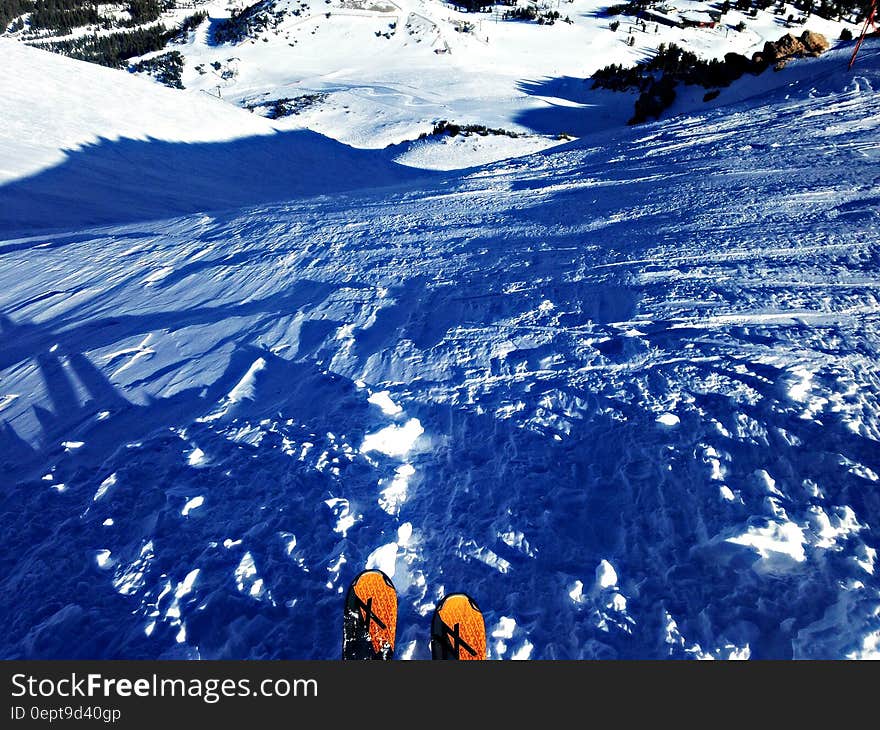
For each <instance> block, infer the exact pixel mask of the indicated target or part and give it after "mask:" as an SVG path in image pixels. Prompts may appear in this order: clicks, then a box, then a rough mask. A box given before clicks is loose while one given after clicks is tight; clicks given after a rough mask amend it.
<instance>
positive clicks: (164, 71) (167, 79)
mask: <svg viewBox="0 0 880 730" xmlns="http://www.w3.org/2000/svg"><path fill="white" fill-rule="evenodd" d="M183 63H184V59H183V54H182V53H180V51H169V52H168V53H163V54H162V55H161V56H154V57H153V58H148V59H145V60H143V61H138V62H137V63H135V64H132V65H131V66H129V67H128V70H129V71H131V72H132V73H148V74H150V76H152V77H153V78H154V79H156V81H158V82H159V83H160V84H165V86H169V87H171V88H172V89H182V88H183Z"/></svg>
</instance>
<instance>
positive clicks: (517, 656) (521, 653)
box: [510, 639, 535, 662]
mask: <svg viewBox="0 0 880 730" xmlns="http://www.w3.org/2000/svg"><path fill="white" fill-rule="evenodd" d="M534 648H535V647H534V646H533V645H532V642H530V641H529V640H528V639H526V640H525V641H524V642H523V645H522V646H521V647H520V648H519V649H517V650H516V651H515V652H513V654H511V656H510V658H511V660H513V661H515V662H521V661H525V660H527V659H529V658H530V657H531V656H532V649H534Z"/></svg>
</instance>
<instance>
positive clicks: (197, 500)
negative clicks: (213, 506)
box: [180, 495, 205, 517]
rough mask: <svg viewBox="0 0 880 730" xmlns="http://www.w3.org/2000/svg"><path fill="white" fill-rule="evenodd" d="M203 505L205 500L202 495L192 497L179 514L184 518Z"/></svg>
mask: <svg viewBox="0 0 880 730" xmlns="http://www.w3.org/2000/svg"><path fill="white" fill-rule="evenodd" d="M204 503H205V498H204V497H203V496H202V495H199V496H198V497H193V498H192V499H190V500H188V501H187V503H186V504H185V505H183V509H182V510H180V514H182V515H183V516H184V517H186V516H187V515H188V514H189V513H190V512H192V511H193V510H194V509H198V508H199V507H201V506H202V505H203V504H204Z"/></svg>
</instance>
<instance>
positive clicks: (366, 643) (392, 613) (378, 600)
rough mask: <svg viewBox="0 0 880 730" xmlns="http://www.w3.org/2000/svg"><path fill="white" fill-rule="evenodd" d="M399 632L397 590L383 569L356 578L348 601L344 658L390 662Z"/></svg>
mask: <svg viewBox="0 0 880 730" xmlns="http://www.w3.org/2000/svg"><path fill="white" fill-rule="evenodd" d="M396 632H397V591H396V590H395V588H394V583H392V582H391V578H389V577H388V576H387V575H386V574H385V573H383V572H382V571H381V570H375V569H370V570H364V571H362V572H360V573H358V575H356V576H355V578H354V580H353V581H352V582H351V585H350V586H349V589H348V594H347V595H346V599H345V616H344V620H343V637H342V647H343V649H342V658H343V659H391V658H392V657H393V656H394V640H395V635H396Z"/></svg>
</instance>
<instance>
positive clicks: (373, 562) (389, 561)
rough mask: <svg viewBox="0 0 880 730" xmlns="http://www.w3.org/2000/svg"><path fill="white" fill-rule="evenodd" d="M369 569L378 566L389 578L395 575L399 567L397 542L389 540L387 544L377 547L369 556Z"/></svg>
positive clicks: (367, 565)
mask: <svg viewBox="0 0 880 730" xmlns="http://www.w3.org/2000/svg"><path fill="white" fill-rule="evenodd" d="M366 567H367V569H368V570H369V569H370V568H378V569H379V570H381V571H382V572H383V573H385V575H387V576H388V577H389V578H393V577H394V571H395V569H396V567H397V543H396V542H389V543H388V544H387V545H382V546H381V547H377V548H376V549H375V550H373V552H371V553H370V554H369V555H368V556H367V564H366Z"/></svg>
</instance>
